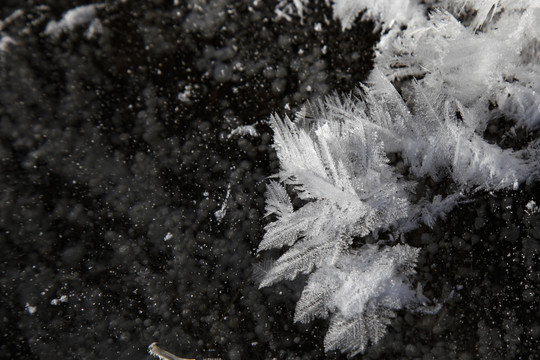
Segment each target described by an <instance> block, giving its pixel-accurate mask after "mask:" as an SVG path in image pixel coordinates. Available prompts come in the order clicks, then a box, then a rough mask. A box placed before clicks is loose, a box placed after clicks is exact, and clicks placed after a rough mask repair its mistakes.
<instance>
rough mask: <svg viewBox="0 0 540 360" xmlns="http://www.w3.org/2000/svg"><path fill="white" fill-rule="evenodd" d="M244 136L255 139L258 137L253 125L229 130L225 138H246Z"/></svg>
mask: <svg viewBox="0 0 540 360" xmlns="http://www.w3.org/2000/svg"><path fill="white" fill-rule="evenodd" d="M246 135H249V136H254V137H257V136H259V133H258V132H257V129H255V127H254V126H253V125H242V126H238V127H237V128H234V129H233V130H231V133H230V134H229V136H227V138H229V139H230V138H231V137H232V136H246Z"/></svg>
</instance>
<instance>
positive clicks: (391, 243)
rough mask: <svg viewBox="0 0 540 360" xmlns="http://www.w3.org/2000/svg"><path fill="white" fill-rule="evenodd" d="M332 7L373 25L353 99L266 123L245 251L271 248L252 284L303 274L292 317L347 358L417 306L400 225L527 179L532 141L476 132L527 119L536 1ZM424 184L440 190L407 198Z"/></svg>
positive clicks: (534, 158)
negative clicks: (254, 245)
mask: <svg viewBox="0 0 540 360" xmlns="http://www.w3.org/2000/svg"><path fill="white" fill-rule="evenodd" d="M307 3H308V1H307V0H306V1H302V3H301V4H303V5H306V4H307ZM295 4H296V5H300V2H299V1H298V2H295ZM398 5H400V6H398ZM426 6H429V7H430V8H432V9H433V11H431V13H430V14H429V16H427V17H426V16H425V15H424V14H427V13H428V12H427V8H426ZM297 7H298V6H297ZM333 10H334V16H335V17H336V18H338V19H340V20H341V23H342V26H343V29H347V28H349V27H350V26H351V24H352V22H353V21H354V19H355V17H357V15H359V14H360V13H362V14H363V15H362V16H363V18H369V19H371V20H374V21H375V22H376V23H378V26H379V28H382V29H383V35H382V36H381V40H380V42H379V44H378V45H377V58H376V61H375V63H376V68H375V69H374V70H373V71H372V73H371V76H370V77H369V79H368V82H367V85H362V86H361V87H360V89H358V90H357V91H356V92H355V93H354V95H348V96H342V97H339V96H333V97H329V98H327V99H326V100H325V101H319V102H317V103H315V104H308V105H306V106H305V107H304V109H303V111H301V112H299V113H298V114H297V116H296V118H295V120H294V121H291V120H290V119H289V118H287V117H285V118H284V119H281V118H280V117H278V116H273V117H272V118H271V119H270V124H271V126H272V128H273V130H274V144H275V149H276V152H277V155H278V158H279V161H280V166H281V168H280V171H279V173H278V174H276V176H275V180H272V181H271V182H270V183H269V185H268V190H267V195H266V197H267V206H266V216H267V217H268V219H269V220H270V222H269V223H268V225H267V226H266V228H265V230H266V232H265V235H264V238H263V240H262V242H261V244H260V246H259V251H263V250H268V249H272V248H278V249H282V251H283V253H282V255H281V257H279V258H278V259H277V261H276V262H275V264H274V266H273V267H272V268H271V269H270V270H269V271H268V272H267V273H266V274H265V276H264V277H263V279H262V281H261V287H262V286H270V285H272V284H274V283H275V282H278V281H282V280H290V279H294V278H296V277H297V276H298V275H299V274H306V275H308V280H307V284H306V286H305V288H304V290H303V293H302V296H301V298H300V300H299V302H298V304H297V307H296V313H295V321H298V322H309V321H311V320H312V319H313V318H316V317H318V318H329V320H330V325H329V330H328V332H327V335H326V338H325V341H324V345H325V349H326V350H327V351H329V350H334V349H340V350H342V351H344V352H347V353H349V355H354V354H357V353H359V352H363V351H364V350H365V349H366V346H368V344H370V343H371V344H375V343H377V342H378V341H379V340H380V339H381V338H382V337H383V336H384V334H385V333H386V327H387V325H388V323H389V322H390V319H391V318H392V317H393V315H394V313H395V311H396V310H398V309H403V308H408V309H410V310H415V311H418V310H419V311H427V310H428V309H429V308H428V307H427V306H426V303H427V302H428V299H426V298H425V297H424V296H423V295H422V293H421V291H420V290H414V287H413V286H412V276H413V274H414V265H415V263H416V261H417V258H418V256H419V249H416V248H413V247H411V246H409V245H407V244H406V243H405V239H406V236H405V235H406V234H407V233H408V232H410V231H411V230H413V229H415V228H417V227H418V226H419V225H421V224H425V225H427V226H429V227H433V226H434V225H435V223H436V221H437V219H439V218H444V217H445V216H446V214H447V213H448V212H450V211H451V210H452V209H453V208H454V207H455V206H456V205H457V204H458V203H459V202H460V201H461V200H462V199H463V198H465V197H466V196H469V195H470V194H472V193H474V192H476V191H480V190H487V191H493V190H503V189H516V188H517V187H518V186H520V184H522V183H530V182H532V181H537V180H538V177H539V175H540V169H539V164H540V163H539V162H538V158H539V155H540V154H539V151H540V146H539V142H538V141H532V142H531V143H529V144H523V146H522V147H521V149H520V150H513V149H502V148H501V147H499V146H498V145H497V144H493V143H490V142H487V141H486V140H485V139H484V138H483V136H482V134H483V133H484V131H485V129H486V128H487V126H488V124H489V122H490V121H491V120H493V119H494V118H497V117H501V116H504V117H505V118H506V119H508V120H509V121H514V123H515V125H514V127H512V129H511V131H509V132H508V133H507V134H505V136H509V137H511V136H512V133H515V129H516V128H518V127H521V128H524V129H526V130H527V131H532V130H537V129H538V127H539V126H540V95H539V94H540V81H539V79H540V78H539V77H538V73H539V72H540V55H539V54H540V51H539V50H538V49H539V44H540V30H539V29H540V28H539V27H538V23H539V22H540V5H539V3H538V1H535V0H516V1H510V0H426V1H422V2H420V1H418V0H399V1H387V0H384V1H379V2H376V1H368V0H365V1H364V0H334V1H333ZM401 10H403V11H401ZM459 18H462V19H464V21H463V22H460V21H459V20H458V19H459ZM396 24H397V25H398V26H396ZM401 25H407V26H401ZM394 80H399V81H400V82H401V88H400V92H398V91H397V90H396V89H395V88H394V86H393V85H392V83H391V82H390V81H394ZM390 153H394V155H393V157H394V158H395V156H397V157H398V158H400V159H402V160H403V163H404V167H405V168H406V172H404V171H403V166H401V167H399V166H392V165H393V164H391V163H390V161H389V158H388V156H389V154H390ZM405 173H406V175H407V176H406V177H405V176H403V174H405ZM427 179H431V180H434V181H435V182H439V181H441V180H443V179H444V180H445V181H446V183H447V184H449V186H445V187H444V189H438V190H437V189H430V191H429V192H425V191H419V192H417V191H416V187H417V186H421V183H422V182H425V180H427ZM437 191H440V192H441V193H436V192H437ZM291 195H292V196H294V198H295V202H294V203H295V204H297V205H296V206H293V201H292V200H291ZM368 235H369V239H371V241H370V242H373V239H375V241H376V243H375V244H372V245H368V244H366V243H367V241H366V239H367V238H368V237H367V236H368ZM382 237H384V238H385V239H388V240H384V241H383V240H378V239H379V238H382ZM396 239H400V241H399V242H397V241H396ZM418 289H420V288H419V287H418ZM429 310H430V311H431V310H432V309H429Z"/></svg>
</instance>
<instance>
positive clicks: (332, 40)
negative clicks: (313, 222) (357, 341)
mask: <svg viewBox="0 0 540 360" xmlns="http://www.w3.org/2000/svg"><path fill="white" fill-rule="evenodd" d="M19 3H20V2H19V1H9V0H8V1H4V2H3V3H2V5H1V6H0V15H1V16H0V18H1V19H4V21H3V22H2V23H1V24H0V31H1V33H0V35H1V38H0V166H1V170H0V211H1V213H0V227H1V233H0V241H1V243H0V244H1V248H2V251H1V252H0V286H1V291H0V321H1V328H2V330H3V331H2V332H1V335H0V344H1V345H0V357H1V358H6V359H14V358H18V359H33V358H36V359H38V358H39V359H71V358H76V359H130V360H131V359H148V358H149V355H148V354H147V347H148V345H150V344H151V343H153V342H158V344H159V345H160V347H162V348H163V349H166V350H168V351H170V352H172V353H175V354H176V355H178V356H183V357H194V358H195V357H196V358H197V359H202V358H208V357H213V358H223V359H250V358H253V359H271V358H277V359H294V358H298V359H322V358H342V357H344V356H342V355H341V354H339V353H327V354H325V353H324V352H323V347H322V339H323V336H324V332H325V330H326V327H327V323H325V322H324V321H319V322H314V323H311V324H309V325H299V324H294V323H293V321H292V318H293V312H294V306H295V303H296V301H297V299H298V297H299V295H300V293H299V292H300V291H301V289H302V286H303V284H301V281H299V282H292V283H281V284H277V285H274V286H272V287H270V288H265V289H262V290H259V289H258V285H257V279H258V276H259V272H260V271H261V270H260V269H261V268H263V269H264V267H265V266H267V265H265V264H264V263H265V259H263V258H261V257H260V256H257V254H256V248H257V246H258V244H259V242H260V240H261V238H262V227H263V226H264V225H265V221H266V220H265V219H264V218H263V217H262V215H263V213H264V190H265V185H266V178H267V177H268V176H269V175H271V174H273V173H275V172H276V170H277V166H278V164H277V161H276V157H275V154H274V153H273V152H272V149H271V146H270V145H271V142H272V138H271V134H270V129H269V127H268V126H267V125H266V124H265V120H266V119H267V118H268V116H269V115H270V114H271V113H272V112H274V111H277V112H278V113H280V114H292V113H293V112H294V110H296V109H298V106H299V105H301V104H302V102H304V101H305V100H307V99H315V98H317V97H319V96H322V95H325V94H328V93H329V92H330V91H334V90H336V91H349V90H351V89H353V88H354V87H355V86H356V85H357V84H358V83H359V82H360V81H362V80H364V79H365V76H366V75H367V73H368V71H369V70H370V68H371V58H372V50H371V49H372V46H373V44H374V42H375V41H376V40H377V34H374V33H372V27H373V26H372V24H369V23H357V24H356V25H355V26H354V27H353V28H352V29H350V30H348V31H345V32H342V31H341V25H340V24H339V23H337V22H335V21H332V20H331V18H332V14H331V11H330V9H329V8H328V7H327V6H325V5H324V4H323V3H324V1H319V2H317V1H315V2H312V5H311V6H310V7H309V9H310V11H311V12H310V13H309V14H307V16H306V15H305V16H304V19H303V22H302V23H301V22H300V21H298V20H295V21H293V22H287V21H286V20H283V19H282V20H280V21H277V20H276V19H275V14H274V4H268V3H267V2H263V1H234V2H233V1H222V0H217V1H211V2H208V3H206V2H204V1H197V0H190V1H178V2H176V1H174V2H173V1H160V0H154V1H148V2H145V5H141V4H140V3H136V2H132V1H131V2H130V1H118V2H114V1H110V2H105V3H102V4H100V5H96V6H92V7H84V8H78V12H68V10H70V9H73V8H75V7H76V6H79V5H86V4H87V3H88V2H84V1H41V2H39V3H38V2H34V1H33V2H28V4H27V5H26V6H25V7H22V8H21V7H20V4H19ZM18 9H20V10H18ZM17 10H18V11H17ZM66 12H67V13H66ZM6 19H7V20H6ZM53 21H54V22H53ZM249 125H252V126H253V127H242V126H249ZM489 129H490V130H489V131H490V133H489V134H486V135H488V137H490V138H492V139H493V141H503V140H501V139H498V134H499V133H500V130H497V128H496V127H493V126H492V127H490V128H489ZM506 146H519V144H506ZM436 186H444V184H433V183H426V184H425V188H426V191H429V189H430V188H434V187H436ZM471 200H472V201H471V202H470V203H468V204H464V205H461V206H459V207H457V208H456V209H455V210H454V211H453V212H452V213H451V214H449V216H448V218H447V219H446V221H445V222H440V223H439V226H437V227H436V228H434V229H432V230H431V229H427V228H421V229H419V230H418V231H416V232H415V233H414V234H409V236H408V239H409V243H410V244H411V245H414V246H419V247H421V248H422V253H421V261H420V264H419V266H418V272H419V275H418V278H419V282H420V283H422V284H426V288H425V294H426V295H427V296H428V297H430V298H432V299H435V300H438V301H441V302H443V307H442V310H441V311H440V312H439V313H437V314H435V315H412V314H409V313H405V312H404V313H403V314H399V315H398V316H397V317H396V318H395V319H394V321H393V323H392V325H391V327H390V331H389V334H388V335H387V337H386V338H385V339H383V340H382V341H381V342H380V343H379V345H377V346H375V347H372V348H370V349H369V350H368V352H367V353H366V354H365V358H368V359H374V358H379V359H390V358H391V359H396V358H404V359H410V358H420V359H424V358H425V359H446V358H448V359H473V358H482V359H516V358H535V357H536V356H537V355H538V353H539V352H540V349H539V348H538V338H539V337H540V324H539V321H538V320H539V319H540V316H539V313H538V312H539V306H538V305H539V304H538V299H537V296H536V293H537V287H538V286H539V284H540V272H539V270H540V269H539V265H538V260H539V259H538V257H539V253H538V251H539V250H540V246H539V242H538V241H539V240H540V213H537V212H536V208H534V206H532V203H531V202H530V201H531V200H536V201H537V202H538V201H540V197H539V193H538V187H537V186H536V187H529V188H522V189H520V190H518V191H515V192H509V193H492V194H487V195H484V196H482V197H477V198H474V199H471ZM539 203H540V202H539ZM527 204H528V205H529V206H528V207H527ZM216 212H217V213H216Z"/></svg>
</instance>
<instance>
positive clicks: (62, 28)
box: [44, 4, 105, 37]
mask: <svg viewBox="0 0 540 360" xmlns="http://www.w3.org/2000/svg"><path fill="white" fill-rule="evenodd" d="M104 6H105V5H104V4H90V5H83V6H78V7H76V8H73V9H71V10H68V11H67V12H66V13H65V14H64V16H62V19H60V21H54V20H52V21H49V23H48V24H47V27H46V28H45V31H44V34H45V35H49V36H53V37H56V36H59V35H60V34H62V33H64V32H69V31H73V29H75V28H76V27H77V26H82V25H87V24H90V23H92V22H93V20H94V19H95V18H96V16H97V10H98V9H101V8H103V7H104ZM89 30H90V29H89Z"/></svg>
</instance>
